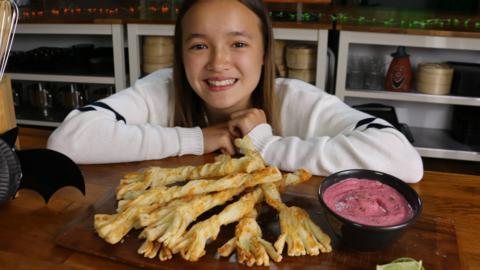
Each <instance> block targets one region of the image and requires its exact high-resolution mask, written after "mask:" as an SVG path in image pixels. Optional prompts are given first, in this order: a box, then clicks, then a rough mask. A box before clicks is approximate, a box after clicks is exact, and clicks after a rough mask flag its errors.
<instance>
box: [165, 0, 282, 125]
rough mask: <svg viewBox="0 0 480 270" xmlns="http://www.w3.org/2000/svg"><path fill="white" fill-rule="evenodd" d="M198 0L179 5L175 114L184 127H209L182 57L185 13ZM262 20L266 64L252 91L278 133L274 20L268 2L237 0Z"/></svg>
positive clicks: (175, 55) (257, 103)
mask: <svg viewBox="0 0 480 270" xmlns="http://www.w3.org/2000/svg"><path fill="white" fill-rule="evenodd" d="M198 1H199V0H185V1H183V3H182V6H181V7H180V10H179V14H178V16H177V21H176V23H175V51H174V63H173V80H174V87H175V116H174V125H175V126H182V127H194V126H200V127H206V126H207V123H206V120H205V107H204V105H203V101H202V99H201V98H200V97H199V96H198V95H197V94H196V93H195V91H193V89H192V87H191V86H190V84H189V83H188V80H187V76H186V74H185V68H184V66H183V59H182V43H183V42H182V40H183V37H182V20H183V17H184V16H185V14H186V13H187V11H188V10H190V8H191V7H192V6H194V5H195V4H196V3H197V2H198ZM238 1H239V2H240V3H242V4H244V5H245V6H246V7H248V8H249V9H250V10H251V11H253V12H254V13H255V14H256V15H257V17H258V18H259V19H260V21H261V24H262V25H261V26H262V27H261V30H262V36H263V45H264V64H263V68H262V74H261V76H260V81H259V83H258V85H257V87H256V88H255V90H254V91H253V92H252V96H251V99H252V105H253V107H255V108H259V109H262V110H263V111H264V112H265V114H266V116H267V121H268V123H270V124H271V125H272V127H273V130H274V132H275V133H278V132H280V117H279V112H278V111H277V110H278V109H277V100H276V97H275V93H274V89H273V88H274V87H275V85H274V84H275V82H274V80H275V68H274V62H273V34H272V24H271V22H270V18H269V16H268V12H267V9H266V6H265V4H264V3H263V1H262V0H238Z"/></svg>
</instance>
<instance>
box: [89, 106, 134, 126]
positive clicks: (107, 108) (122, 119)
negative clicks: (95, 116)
mask: <svg viewBox="0 0 480 270" xmlns="http://www.w3.org/2000/svg"><path fill="white" fill-rule="evenodd" d="M90 105H93V106H97V107H100V108H104V109H106V110H109V111H111V112H113V113H114V114H115V117H116V118H117V121H123V122H124V123H125V124H126V123H127V120H125V117H123V116H122V115H121V114H119V113H118V112H117V111H115V110H114V109H113V108H112V107H110V106H108V105H107V104H105V103H103V102H99V101H96V102H93V103H92V104H90Z"/></svg>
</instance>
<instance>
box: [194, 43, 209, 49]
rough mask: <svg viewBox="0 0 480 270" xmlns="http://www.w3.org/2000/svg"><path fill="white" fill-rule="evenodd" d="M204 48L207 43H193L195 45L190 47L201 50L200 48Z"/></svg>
mask: <svg viewBox="0 0 480 270" xmlns="http://www.w3.org/2000/svg"><path fill="white" fill-rule="evenodd" d="M206 48H207V45H205V44H195V45H193V46H191V47H190V49H191V50H202V49H206Z"/></svg>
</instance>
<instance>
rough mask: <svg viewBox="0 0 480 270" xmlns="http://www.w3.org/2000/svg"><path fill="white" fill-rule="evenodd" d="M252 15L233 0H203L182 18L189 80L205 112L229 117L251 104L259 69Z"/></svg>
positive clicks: (260, 49)
mask: <svg viewBox="0 0 480 270" xmlns="http://www.w3.org/2000/svg"><path fill="white" fill-rule="evenodd" d="M260 27H261V22H260V19H259V18H258V17H257V15H256V14H255V13H254V12H253V11H251V10H250V9H248V8H247V7H246V6H244V5H243V4H242V3H240V2H238V1H236V0H204V1H199V2H198V3H197V4H195V5H194V6H193V7H192V8H191V9H190V10H189V11H188V12H187V13H186V14H185V17H184V18H183V21H182V30H183V32H182V36H183V40H182V47H183V48H182V57H183V64H184V67H185V73H186V75H187V78H188V82H189V83H190V85H191V86H192V88H193V89H194V91H195V92H196V93H197V95H199V96H200V98H201V99H202V100H203V101H204V103H205V107H206V111H207V115H216V116H217V117H218V116H223V117H228V115H230V114H231V113H233V112H236V111H239V110H242V109H246V108H249V107H250V96H251V94H252V92H253V90H255V88H256V87H257V85H258V83H259V81H260V76H261V72H262V65H263V58H264V45H263V39H262V32H261V29H260Z"/></svg>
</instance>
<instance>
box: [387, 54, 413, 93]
mask: <svg viewBox="0 0 480 270" xmlns="http://www.w3.org/2000/svg"><path fill="white" fill-rule="evenodd" d="M391 56H392V57H393V59H392V62H390V66H389V67H388V72H387V79H386V81H385V89H387V90H390V91H397V92H406V91H410V89H411V88H412V77H413V72H412V67H411V65H410V57H409V55H408V54H407V52H406V51H405V47H404V46H399V47H398V48H397V51H396V52H394V53H392V54H391Z"/></svg>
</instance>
